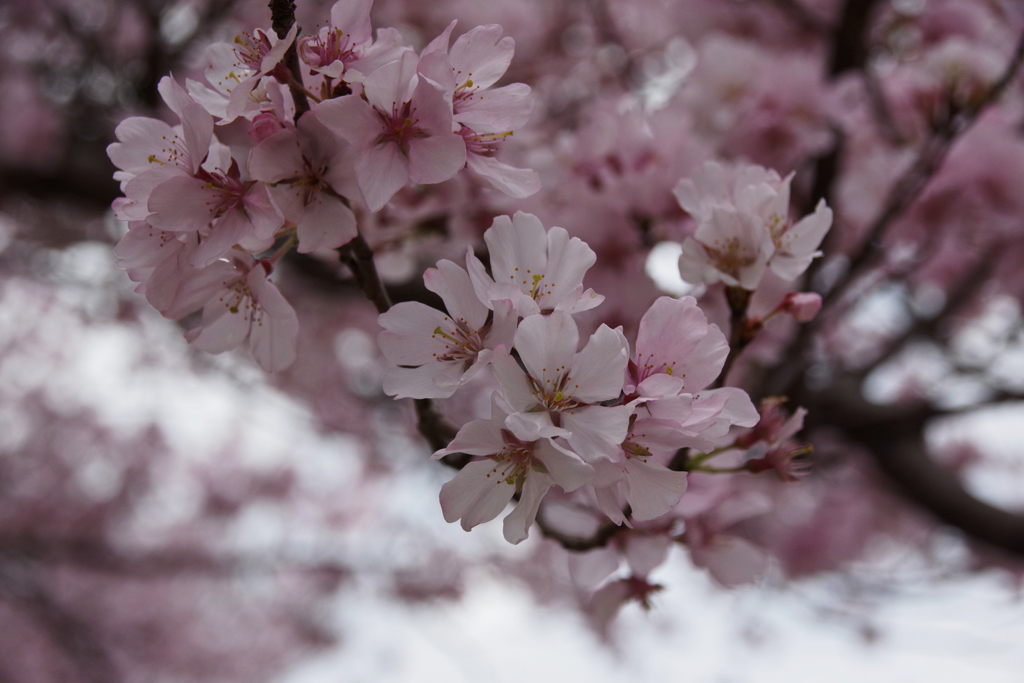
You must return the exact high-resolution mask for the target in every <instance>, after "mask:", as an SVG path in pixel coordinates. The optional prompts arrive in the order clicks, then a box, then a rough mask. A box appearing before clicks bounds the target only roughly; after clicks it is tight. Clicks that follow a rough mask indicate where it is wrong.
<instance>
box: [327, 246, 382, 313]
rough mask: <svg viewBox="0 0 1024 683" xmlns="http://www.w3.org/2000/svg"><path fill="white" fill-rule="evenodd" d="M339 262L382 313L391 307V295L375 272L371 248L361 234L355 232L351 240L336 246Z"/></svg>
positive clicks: (375, 267) (375, 266)
mask: <svg viewBox="0 0 1024 683" xmlns="http://www.w3.org/2000/svg"><path fill="white" fill-rule="evenodd" d="M338 254H339V256H340V257H341V262H342V263H344V264H345V265H346V266H347V267H348V269H349V270H350V271H351V272H352V277H353V278H354V279H355V281H356V284H357V285H359V288H360V289H361V290H363V294H365V295H366V298H367V299H369V300H370V302H371V303H372V304H373V305H374V306H375V307H376V308H377V312H378V313H384V312H385V311H387V310H388V309H389V308H391V297H390V296H388V291H387V290H386V289H385V288H384V283H383V282H382V281H381V279H380V275H379V274H378V273H377V265H376V264H375V263H374V262H373V249H371V248H370V245H369V244H367V243H366V240H365V239H364V238H363V235H362V234H361V233H360V234H357V235H356V236H355V237H354V238H353V239H352V241H350V242H348V243H347V244H345V245H343V246H341V247H339V248H338Z"/></svg>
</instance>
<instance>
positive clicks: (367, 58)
mask: <svg viewBox="0 0 1024 683" xmlns="http://www.w3.org/2000/svg"><path fill="white" fill-rule="evenodd" d="M372 7H373V0H338V2H336V3H334V6H333V7H331V23H330V25H329V26H324V27H322V28H321V29H320V30H319V31H318V32H317V33H316V35H309V36H303V37H302V38H300V39H299V42H298V52H299V57H300V58H301V59H302V61H303V62H304V63H305V64H306V65H308V66H309V69H310V72H311V73H317V74H321V75H322V76H324V77H325V78H326V79H327V81H326V82H325V87H324V88H322V90H324V91H329V89H330V86H331V83H332V81H333V80H339V79H340V80H344V81H347V82H350V83H357V82H361V81H362V80H363V79H364V78H365V75H366V74H370V73H373V72H374V71H375V70H376V69H377V68H378V67H380V66H382V65H383V64H386V63H387V62H390V61H393V60H395V59H398V58H400V57H401V50H402V48H401V36H400V35H399V34H398V32H397V31H395V30H394V29H381V30H380V31H379V32H378V35H377V40H376V42H375V41H374V40H373V36H372V32H373V29H372V26H371V25H370V9H371V8H372Z"/></svg>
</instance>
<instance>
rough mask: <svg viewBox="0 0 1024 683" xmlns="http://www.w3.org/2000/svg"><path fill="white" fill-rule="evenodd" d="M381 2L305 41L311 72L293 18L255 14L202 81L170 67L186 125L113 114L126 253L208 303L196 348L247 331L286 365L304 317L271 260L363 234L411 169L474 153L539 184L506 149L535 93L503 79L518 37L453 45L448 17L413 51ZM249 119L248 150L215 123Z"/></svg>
mask: <svg viewBox="0 0 1024 683" xmlns="http://www.w3.org/2000/svg"><path fill="white" fill-rule="evenodd" d="M371 5H372V2H367V1H355V2H350V1H347V0H343V1H342V2H338V3H337V4H336V5H335V6H334V7H333V9H332V10H331V19H330V24H329V25H328V26H325V27H323V28H322V29H321V30H320V31H319V32H318V33H317V34H316V35H310V36H303V37H302V38H301V39H299V41H298V46H297V49H298V54H299V56H300V57H301V60H302V62H303V64H304V67H305V68H304V69H303V73H302V75H301V77H300V78H296V75H295V74H293V73H292V72H291V71H289V70H288V69H287V68H286V67H285V66H284V63H283V61H282V60H283V58H284V57H285V55H286V53H287V51H288V50H289V49H295V46H294V43H295V37H296V32H297V27H295V26H292V28H291V30H290V31H289V32H288V33H287V35H285V36H283V37H281V38H278V37H277V36H275V35H274V34H273V33H271V32H268V31H264V30H260V29H257V30H255V31H254V32H253V33H252V34H251V35H249V34H245V35H242V36H238V37H237V38H236V39H235V41H234V43H215V44H213V45H211V46H210V47H209V49H208V50H207V54H206V59H207V64H208V65H207V67H206V71H205V77H206V83H205V84H204V83H200V82H196V81H191V80H189V81H187V83H186V87H183V86H182V85H181V84H179V83H178V82H177V81H176V80H174V79H173V78H172V77H169V76H168V77H164V78H163V79H162V80H161V81H160V88H159V89H160V94H161V95H162V97H163V99H164V102H165V103H166V104H167V106H168V107H169V108H170V109H171V111H172V112H174V114H175V115H177V117H178V118H179V120H180V124H179V125H177V126H170V125H168V124H166V123H164V122H162V121H159V120H156V119H151V118H142V117H132V118H128V119H125V120H124V121H123V122H121V124H120V125H119V126H118V127H117V130H116V135H117V138H118V142H116V143H113V144H112V145H110V147H109V148H108V154H109V155H110V158H111V160H112V161H113V162H114V163H115V165H117V167H118V168H119V169H120V170H119V171H118V172H117V173H116V174H115V179H116V180H118V181H119V182H120V183H121V189H122V191H123V192H124V197H122V198H120V199H118V200H117V201H116V202H115V203H114V213H115V215H116V216H117V217H118V218H119V219H121V220H123V221H127V222H128V224H129V230H128V234H127V235H126V236H125V237H124V238H123V239H122V240H121V242H120V243H119V244H118V245H117V247H116V249H115V254H116V255H117V257H118V265H119V266H120V267H121V268H123V269H125V270H126V271H127V272H128V274H129V276H130V277H131V278H132V279H133V280H134V281H136V282H139V283H140V284H139V288H138V291H140V292H144V293H145V294H146V298H147V300H148V301H149V302H150V303H151V304H152V305H153V306H154V307H155V308H156V309H157V310H159V311H160V312H161V313H162V314H164V315H165V316H167V317H169V318H174V319H179V318H182V317H184V316H186V315H188V314H190V313H193V312H195V311H197V310H200V309H201V310H202V311H203V315H202V322H201V323H200V325H199V327H197V328H194V329H192V330H190V331H189V332H188V335H187V336H188V339H189V341H190V342H191V343H192V344H193V345H194V346H195V347H196V348H198V349H200V350H203V351H208V352H212V353H218V352H221V351H226V350H228V349H232V348H235V347H237V346H239V345H240V344H242V343H244V342H245V341H246V340H247V339H248V342H249V348H250V350H251V351H252V354H253V357H254V358H255V359H256V361H257V362H258V363H259V364H260V366H261V367H262V368H263V369H264V370H266V371H268V372H273V371H277V370H281V369H283V368H285V367H288V366H289V365H291V363H292V362H294V360H295V353H296V350H295V345H296V337H297V325H298V322H297V319H296V316H295V312H294V310H293V309H292V307H291V306H290V305H289V304H288V302H287V301H286V300H285V299H284V298H283V297H282V296H281V294H280V293H279V292H278V290H277V288H276V287H275V286H274V284H273V283H272V282H270V281H269V280H268V276H269V275H270V274H271V273H272V272H273V269H274V266H275V265H276V264H277V262H278V261H280V259H281V258H282V257H284V256H285V255H286V254H287V253H288V252H289V251H290V250H291V249H292V248H293V247H295V248H297V250H298V251H299V253H310V252H315V251H318V250H326V249H335V248H338V247H340V246H342V245H343V244H346V243H347V242H349V241H351V240H352V239H353V238H354V237H355V236H356V234H357V227H356V223H357V219H356V214H357V213H358V214H364V215H365V214H366V213H368V212H375V211H379V210H380V209H381V208H382V207H383V206H384V205H385V204H387V202H388V201H389V200H390V199H391V198H392V196H394V194H395V193H396V192H398V191H399V190H400V189H401V188H402V187H404V186H406V185H408V184H410V183H413V184H431V183H440V182H443V181H445V180H448V179H450V178H451V177H452V176H454V175H455V174H456V173H458V172H459V171H460V170H462V169H463V168H468V169H470V170H471V171H473V172H475V173H477V174H479V175H480V176H482V177H483V178H486V179H487V180H488V181H489V182H490V183H491V184H492V185H493V186H494V187H496V188H498V189H499V190H501V191H503V192H506V193H508V194H509V195H511V196H514V197H525V196H529V195H530V194H532V193H534V192H536V191H537V190H538V189H539V181H538V179H537V177H536V173H535V172H533V171H531V170H528V169H517V168H513V167H511V166H509V165H507V164H505V163H503V162H501V161H499V160H498V159H497V158H496V156H497V153H498V150H499V148H500V145H501V142H502V141H503V140H504V139H505V138H507V137H508V136H510V135H512V134H513V133H514V132H515V130H516V129H518V128H519V127H521V126H522V125H523V124H524V123H525V122H526V119H527V118H528V117H529V114H530V111H531V109H532V106H533V101H532V99H531V98H530V96H529V93H530V88H529V86H527V85H524V84H522V83H516V84H512V85H508V86H504V87H499V88H492V87H491V86H493V85H494V83H495V82H496V81H497V80H498V79H499V78H500V77H501V76H502V75H503V74H504V73H505V70H506V69H507V68H508V65H509V63H510V62H511V59H512V54H513V51H514V42H513V40H512V39H511V38H509V37H502V30H501V27H499V26H495V25H488V26H480V27H477V28H475V29H473V30H471V31H469V32H468V33H466V34H464V35H462V36H460V37H459V38H458V39H457V40H455V42H454V43H452V44H451V46H450V48H449V43H450V42H451V32H452V29H454V27H455V22H452V24H450V25H449V26H448V28H447V29H446V30H445V31H444V32H443V33H442V34H441V35H440V36H438V37H437V38H436V39H435V40H433V41H431V43H430V44H429V45H427V46H426V47H425V48H424V49H423V50H422V51H421V52H419V53H417V52H416V51H415V50H413V49H412V48H410V47H407V46H404V45H403V44H402V40H401V36H400V34H399V33H398V32H397V31H396V30H394V29H381V30H380V31H378V33H377V37H376V39H373V37H372V35H371V33H372V31H371V26H370V9H371ZM297 98H298V99H299V100H301V103H302V104H303V105H304V106H303V107H301V108H299V107H297V104H296V100H297ZM310 100H311V101H312V102H313V105H314V106H313V109H311V110H310V111H305V112H303V110H304V109H306V108H308V102H309V101H310ZM240 117H242V118H244V119H245V120H247V121H248V122H249V131H248V132H249V136H250V137H251V139H252V141H253V143H255V144H254V145H253V146H252V147H251V148H249V149H247V150H242V151H239V150H235V149H232V148H230V147H229V146H227V145H225V144H223V143H222V142H221V141H220V140H218V138H217V136H216V135H215V128H216V126H220V125H226V124H229V123H231V122H233V121H235V120H236V119H238V118H240Z"/></svg>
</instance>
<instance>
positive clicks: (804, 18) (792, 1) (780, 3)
mask: <svg viewBox="0 0 1024 683" xmlns="http://www.w3.org/2000/svg"><path fill="white" fill-rule="evenodd" d="M768 2H769V3H770V4H772V5H775V7H777V8H778V9H779V11H781V12H782V13H783V14H785V15H786V16H787V17H789V18H790V19H791V20H792V21H793V22H794V23H796V24H798V25H799V26H800V28H802V29H804V30H806V31H808V32H810V33H814V34H817V35H818V36H820V37H823V38H824V37H827V36H828V35H829V31H830V28H831V27H830V26H829V25H828V23H827V22H825V21H823V20H822V19H821V18H820V17H818V15H816V14H815V13H814V12H812V11H811V10H809V9H807V8H806V7H804V5H803V4H802V3H801V2H800V0H768Z"/></svg>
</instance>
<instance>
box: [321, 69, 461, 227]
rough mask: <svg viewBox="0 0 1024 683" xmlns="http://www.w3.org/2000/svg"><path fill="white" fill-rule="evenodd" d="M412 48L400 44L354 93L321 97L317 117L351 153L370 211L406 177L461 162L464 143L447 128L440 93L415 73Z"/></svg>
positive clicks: (452, 170) (443, 172)
mask: <svg viewBox="0 0 1024 683" xmlns="http://www.w3.org/2000/svg"><path fill="white" fill-rule="evenodd" d="M418 61H419V58H418V57H417V55H416V53H415V52H413V51H412V50H405V51H404V52H403V53H402V56H401V57H400V58H399V59H396V60H394V61H392V62H389V63H387V64H385V65H384V66H382V67H380V68H379V69H377V70H376V71H374V72H373V73H372V74H370V75H368V76H367V77H366V79H365V80H364V82H363V94H364V96H365V99H363V98H362V97H357V96H354V95H348V96H346V97H339V98H336V99H332V100H329V101H327V102H324V103H322V104H321V105H320V106H319V107H317V109H316V116H317V118H318V119H320V122H321V123H323V124H324V125H325V126H327V127H328V128H330V129H331V130H332V131H334V132H335V133H337V134H338V135H341V137H343V138H345V140H347V141H348V143H349V144H350V145H352V147H354V148H355V151H356V153H357V158H356V163H355V172H356V177H357V178H358V180H359V186H360V188H361V189H362V191H363V195H364V196H365V197H366V202H367V204H368V205H369V207H370V211H379V210H380V209H381V208H382V207H383V206H384V205H385V204H386V203H387V202H388V200H389V199H391V197H392V196H394V194H395V193H396V192H398V190H400V189H401V188H402V187H404V186H405V185H406V183H409V182H413V183H420V184H431V183H440V182H442V181H444V180H448V179H449V178H451V177H452V176H453V175H455V174H456V173H457V172H458V171H459V169H461V168H462V167H463V166H465V164H466V147H465V145H464V144H463V141H462V138H461V137H459V136H458V135H456V134H455V133H453V132H452V114H451V106H450V104H449V103H448V102H446V101H445V98H444V94H443V93H442V92H441V91H440V90H438V88H436V87H435V86H434V85H432V84H431V83H430V82H429V81H428V80H427V79H425V78H419V77H418V76H417V75H416V66H417V63H418Z"/></svg>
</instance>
